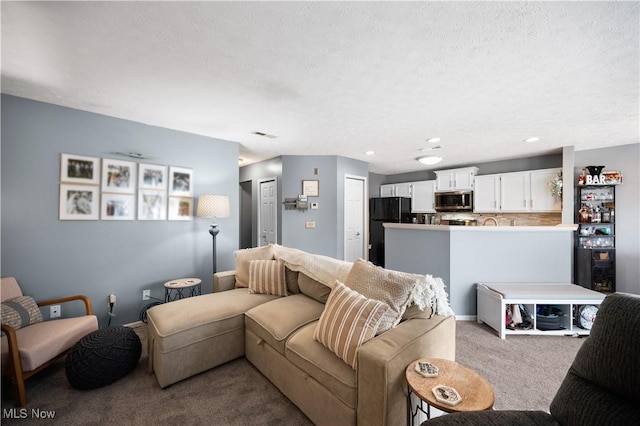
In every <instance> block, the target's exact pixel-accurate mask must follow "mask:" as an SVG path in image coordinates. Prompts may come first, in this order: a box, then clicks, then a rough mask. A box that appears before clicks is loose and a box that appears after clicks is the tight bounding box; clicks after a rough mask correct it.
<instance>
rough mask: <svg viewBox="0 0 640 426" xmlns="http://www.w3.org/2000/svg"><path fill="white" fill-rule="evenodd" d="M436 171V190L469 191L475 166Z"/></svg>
mask: <svg viewBox="0 0 640 426" xmlns="http://www.w3.org/2000/svg"><path fill="white" fill-rule="evenodd" d="M435 173H436V191H438V192H442V191H469V190H472V189H473V183H474V178H475V175H476V174H477V173H478V168H477V167H465V168H462V169H451V170H438V171H436V172H435Z"/></svg>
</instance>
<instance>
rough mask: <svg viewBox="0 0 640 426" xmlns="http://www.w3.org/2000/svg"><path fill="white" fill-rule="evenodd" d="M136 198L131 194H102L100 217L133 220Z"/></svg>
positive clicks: (103, 218)
mask: <svg viewBox="0 0 640 426" xmlns="http://www.w3.org/2000/svg"><path fill="white" fill-rule="evenodd" d="M135 202H136V199H135V196H134V195H131V194H108V193H103V194H102V202H101V204H100V205H101V206H102V208H101V209H100V219H102V220H133V219H135V211H136V205H135Z"/></svg>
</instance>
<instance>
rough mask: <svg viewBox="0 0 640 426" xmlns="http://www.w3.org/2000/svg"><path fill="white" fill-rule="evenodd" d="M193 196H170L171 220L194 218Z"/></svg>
mask: <svg viewBox="0 0 640 426" xmlns="http://www.w3.org/2000/svg"><path fill="white" fill-rule="evenodd" d="M192 219H193V198H192V197H169V220H192Z"/></svg>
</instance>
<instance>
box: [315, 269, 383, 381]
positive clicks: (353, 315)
mask: <svg viewBox="0 0 640 426" xmlns="http://www.w3.org/2000/svg"><path fill="white" fill-rule="evenodd" d="M387 309H389V306H388V305H387V304H386V303H384V302H380V301H378V300H373V299H367V298H366V297H364V296H363V295H361V294H360V293H358V292H356V291H354V290H351V289H350V288H348V287H347V286H345V285H344V284H342V283H341V282H340V281H336V284H335V285H334V287H333V289H332V290H331V294H329V298H328V299H327V304H326V305H325V308H324V311H323V312H322V315H320V321H318V325H317V326H316V329H315V331H314V332H313V338H314V339H315V340H317V341H318V342H320V343H322V344H323V345H324V346H325V347H326V348H327V349H329V350H330V351H332V352H333V353H335V354H336V355H337V356H339V357H340V358H342V360H343V361H344V362H346V363H347V364H349V365H350V366H351V367H352V368H354V369H355V368H356V361H357V358H356V352H357V350H358V347H359V346H360V345H362V344H364V343H366V342H367V341H369V340H371V339H372V338H373V337H374V336H375V335H376V331H377V330H378V326H379V325H380V320H381V319H382V316H383V315H384V313H385V312H386V311H387Z"/></svg>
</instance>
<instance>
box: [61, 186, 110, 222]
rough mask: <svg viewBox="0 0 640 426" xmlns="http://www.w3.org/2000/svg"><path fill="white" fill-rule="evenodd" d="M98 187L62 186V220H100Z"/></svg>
mask: <svg viewBox="0 0 640 426" xmlns="http://www.w3.org/2000/svg"><path fill="white" fill-rule="evenodd" d="M99 197H100V188H99V187H98V185H71V184H60V208H59V214H58V218H59V219H60V220H98V211H99V207H98V206H99V205H100V201H99Z"/></svg>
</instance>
